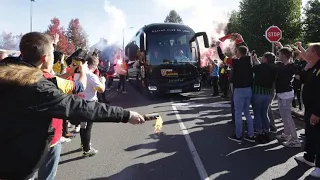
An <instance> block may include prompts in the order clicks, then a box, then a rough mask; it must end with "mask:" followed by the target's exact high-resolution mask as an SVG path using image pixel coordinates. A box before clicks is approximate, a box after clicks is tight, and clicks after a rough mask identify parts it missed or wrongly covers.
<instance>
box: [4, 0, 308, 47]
mask: <svg viewBox="0 0 320 180" xmlns="http://www.w3.org/2000/svg"><path fill="white" fill-rule="evenodd" d="M0 1H1V7H2V8H1V10H2V15H3V16H0V32H2V31H5V32H12V33H14V34H20V33H27V32H29V31H30V14H31V13H30V12H31V2H30V0H0ZM239 1H240V0H91V1H89V0H35V2H33V3H32V7H33V8H32V9H33V11H32V17H33V18H32V19H33V31H45V30H46V29H47V27H48V25H49V24H50V20H51V19H52V18H53V17H57V18H59V19H60V21H61V24H62V26H64V27H65V28H67V26H68V23H69V21H70V20H71V19H72V18H79V20H80V24H81V25H82V27H83V28H84V30H85V31H86V32H87V34H88V35H89V44H90V45H93V44H95V43H97V42H98V41H99V40H100V38H106V39H107V40H109V41H110V42H114V43H117V44H119V45H122V38H123V37H124V39H125V43H127V42H128V41H129V40H130V39H131V38H132V37H133V35H134V34H135V33H136V32H137V31H138V30H139V29H140V28H141V27H142V26H144V25H147V24H150V23H156V22H163V21H164V19H165V17H166V15H167V14H168V12H169V11H170V10H171V9H175V10H176V11H177V12H178V13H179V15H180V16H181V17H182V19H183V21H184V24H187V25H189V26H190V27H192V28H193V29H194V30H195V31H204V30H205V31H207V30H208V28H209V29H210V28H211V29H212V28H213V27H212V23H208V22H227V20H228V12H230V11H232V10H236V9H238V5H239ZM306 1H307V0H303V2H304V3H306ZM208 24H211V25H210V26H208ZM213 24H214V23H213ZM123 31H124V33H123Z"/></svg>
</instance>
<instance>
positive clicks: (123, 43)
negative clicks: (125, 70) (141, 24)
mask: <svg viewBox="0 0 320 180" xmlns="http://www.w3.org/2000/svg"><path fill="white" fill-rule="evenodd" d="M133 28H134V27H128V29H133ZM125 29H126V28H123V29H122V34H123V37H122V51H123V52H122V54H123V57H124V54H125V53H124V30H125Z"/></svg>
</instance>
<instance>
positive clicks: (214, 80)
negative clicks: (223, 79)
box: [211, 76, 219, 95]
mask: <svg viewBox="0 0 320 180" xmlns="http://www.w3.org/2000/svg"><path fill="white" fill-rule="evenodd" d="M218 80H219V78H218V77H216V76H214V77H213V76H211V84H212V88H213V95H219V87H218Z"/></svg>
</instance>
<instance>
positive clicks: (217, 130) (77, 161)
mask: <svg viewBox="0 0 320 180" xmlns="http://www.w3.org/2000/svg"><path fill="white" fill-rule="evenodd" d="M126 87H127V91H128V93H127V94H122V93H115V92H114V91H113V92H112V91H111V92H109V97H108V99H109V100H111V105H117V106H122V107H124V108H126V109H129V110H134V111H138V112H140V113H141V114H144V113H154V112H158V113H159V114H160V115H161V117H162V118H163V120H164V125H163V132H162V133H161V134H160V135H157V134H154V132H153V125H154V122H146V123H145V124H143V125H140V126H133V125H130V124H112V123H96V124H94V126H93V130H92V146H93V147H94V148H96V149H98V150H99V153H98V154H97V155H96V156H94V157H91V158H86V159H82V158H81V152H80V151H79V147H80V140H79V135H77V137H76V138H75V139H73V140H72V141H71V142H70V143H67V144H64V146H63V153H62V155H61V160H60V165H59V169H58V174H57V178H56V179H58V180H82V179H91V180H100V179H101V180H204V179H206V180H209V179H219V180H220V179H221V180H224V179H225V180H234V179H239V180H252V179H259V180H271V179H281V180H296V179H312V178H310V177H306V176H307V175H308V173H310V171H311V170H312V169H310V168H308V167H307V166H305V165H303V164H300V163H297V162H296V161H295V160H294V159H293V157H294V156H295V155H297V154H298V153H299V152H301V151H302V149H300V148H286V147H284V146H282V145H281V144H280V143H279V142H278V141H277V140H273V141H272V142H270V143H269V144H265V145H257V144H250V143H245V142H243V143H242V144H238V143H235V142H233V141H230V140H228V139H227V136H228V135H230V134H231V133H232V132H233V130H234V128H233V125H232V124H230V123H228V122H229V121H230V120H231V114H230V105H229V102H228V101H226V100H223V99H221V98H213V97H211V96H210V91H208V90H203V91H201V92H198V93H189V94H182V95H167V96H164V97H161V98H156V99H149V98H146V97H144V96H143V95H142V94H140V93H139V92H138V91H137V89H136V88H134V87H133V86H131V85H128V84H127V86H126ZM277 126H278V127H279V129H280V130H282V129H283V128H282V127H283V124H282V123H280V119H277ZM299 132H301V130H299ZM307 170H308V172H307V173H305V171H307Z"/></svg>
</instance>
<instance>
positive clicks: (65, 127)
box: [62, 119, 69, 137]
mask: <svg viewBox="0 0 320 180" xmlns="http://www.w3.org/2000/svg"><path fill="white" fill-rule="evenodd" d="M62 126H63V128H62V136H63V137H64V136H66V135H67V134H68V133H69V132H68V122H67V120H65V119H64V120H63V124H62Z"/></svg>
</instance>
